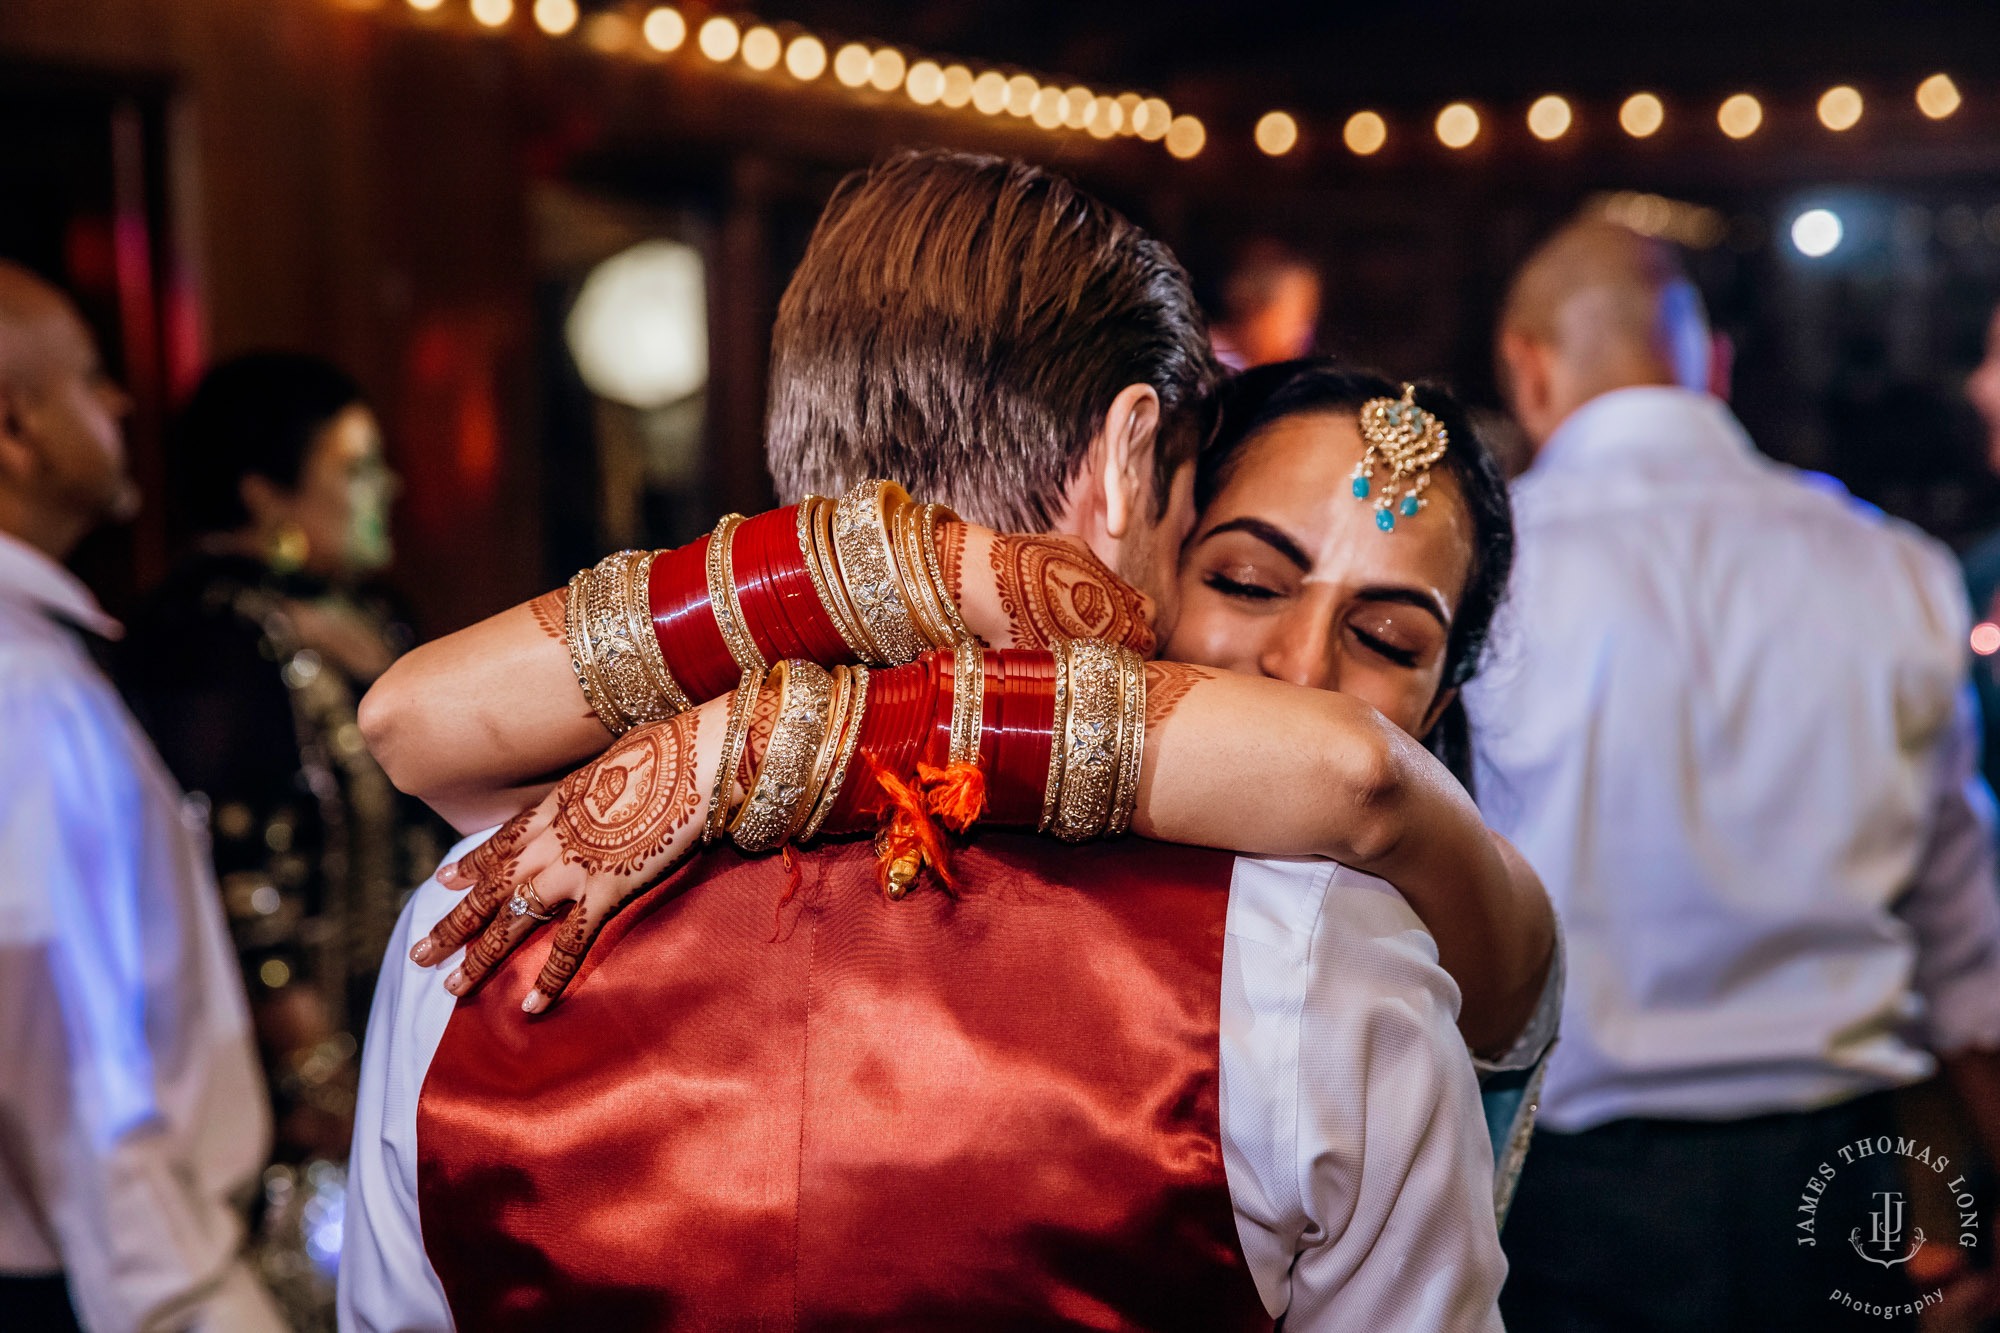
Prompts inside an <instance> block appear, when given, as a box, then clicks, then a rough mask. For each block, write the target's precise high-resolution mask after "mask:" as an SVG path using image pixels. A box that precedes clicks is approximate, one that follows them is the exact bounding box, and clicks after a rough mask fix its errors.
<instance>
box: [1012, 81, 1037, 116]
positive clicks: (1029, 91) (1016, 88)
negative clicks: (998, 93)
mask: <svg viewBox="0 0 2000 1333" xmlns="http://www.w3.org/2000/svg"><path fill="white" fill-rule="evenodd" d="M1041 90H1042V85H1041V84H1039V83H1036V82H1035V81H1034V80H1033V79H1032V78H1030V77H1028V76H1027V75H1026V74H1016V75H1015V76H1014V77H1013V78H1011V79H1009V80H1007V114H1008V115H1010V116H1021V117H1024V118H1025V117H1026V116H1028V115H1029V114H1031V113H1032V112H1033V111H1034V109H1035V94H1036V93H1038V92H1040V91H1041Z"/></svg>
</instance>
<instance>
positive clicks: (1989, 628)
mask: <svg viewBox="0 0 2000 1333" xmlns="http://www.w3.org/2000/svg"><path fill="white" fill-rule="evenodd" d="M1972 651H1973V652H1975V653H1978V654H1979V655H1980V656H1981V657H1991V656H1993V654H1995V653H2000V625H1996V624H1994V623H1993V622H1992V621H1990V620H1983V621H1981V622H1980V623H1979V624H1977V625H1974V626H1973V627H1972Z"/></svg>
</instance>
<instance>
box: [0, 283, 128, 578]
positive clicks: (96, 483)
mask: <svg viewBox="0 0 2000 1333" xmlns="http://www.w3.org/2000/svg"><path fill="white" fill-rule="evenodd" d="M130 406H131V404H130V402H129V401H128V400H127V399H126V397H125V394H124V392H123V390H121V389H119V387H118V386H117V385H116V384H113V383H112V382H111V381H110V379H109V378H108V377H107V376H106V375H105V373H104V367H103V364H102V362H100V361H99V359H98V355H97V345H96V343H95V342H94V341H93V340H92V338H91V336H90V330H89V329H88V328H87V327H86V326H85V324H84V322H83V319H82V317H81V316H80V315H78V314H77V311H76V307H75V306H74V305H72V304H71V303H70V300H69V298H68V297H66V296H64V295H63V294H62V292H60V291H58V290H57V289H56V288H55V287H52V286H50V285H49V284H48V283H46V282H44V281H43V280H42V279H40V278H38V277H36V276H35V275H34V274H33V273H31V272H29V271H28V270H27V269H25V268H23V267H21V266H20V265H19V264H14V263H10V262H8V261H6V260H0V531H4V532H8V533H11V534H13V535H14V536H16V537H19V538H20V539H21V540H23V541H25V542H27V543H28V544H29V545H31V546H35V547H37V548H39V549H41V550H42V551H44V552H46V553H47V554H49V555H50V556H53V557H54V558H56V559H58V560H60V559H62V558H64V557H65V556H67V555H68V554H69V552H70V551H71V550H72V549H74V548H75V546H76V544H77V543H78V542H79V541H81V540H83V538H84V536H85V535H87V534H88V533H89V532H90V530H91V529H92V528H95V527H96V526H98V525H99V524H100V523H103V522H104V521H106V520H107V519H116V518H122V517H129V516H130V515H131V513H132V512H133V511H134V509H135V508H136V507H137V504H138V491H137V489H136V488H135V487H134V486H133V483H132V479H131V476H130V474H129V473H128V472H127V470H126V465H125V445H124V440H123V437H122V433H121V431H120V429H119V419H120V418H121V417H123V416H124V415H125V413H126V412H127V411H128V410H129V409H130Z"/></svg>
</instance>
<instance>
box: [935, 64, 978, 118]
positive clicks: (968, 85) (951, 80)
mask: <svg viewBox="0 0 2000 1333" xmlns="http://www.w3.org/2000/svg"><path fill="white" fill-rule="evenodd" d="M938 100H939V101H940V102H943V103H944V104H945V105H946V106H948V107H950V108H951V109H952V110H954V111H956V110H957V109H958V108H960V107H962V106H965V105H967V104H969V103H970V102H971V101H972V71H971V70H969V69H967V68H966V67H965V66H963V65H947V66H945V70H944V84H943V91H942V92H940V93H939V94H938Z"/></svg>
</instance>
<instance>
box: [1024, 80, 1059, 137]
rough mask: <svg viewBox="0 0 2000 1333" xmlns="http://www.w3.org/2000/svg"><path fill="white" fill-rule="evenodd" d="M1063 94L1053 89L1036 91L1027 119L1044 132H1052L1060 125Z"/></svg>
mask: <svg viewBox="0 0 2000 1333" xmlns="http://www.w3.org/2000/svg"><path fill="white" fill-rule="evenodd" d="M1063 99H1064V94H1062V93H1060V92H1058V91H1056V90H1055V89H1054V88H1042V89H1039V90H1037V91H1036V93H1035V100H1034V102H1033V103H1031V104H1030V105H1029V107H1028V118H1029V119H1030V120H1032V121H1034V122H1035V124H1037V125H1039V126H1041V127H1042V128H1043V129H1045V130H1052V129H1054V128H1055V127H1056V126H1058V125H1060V124H1062V118H1063V109H1062V104H1063Z"/></svg>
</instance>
